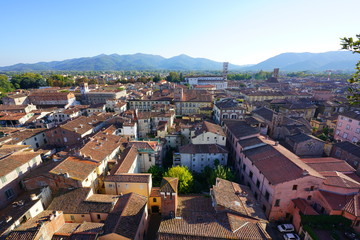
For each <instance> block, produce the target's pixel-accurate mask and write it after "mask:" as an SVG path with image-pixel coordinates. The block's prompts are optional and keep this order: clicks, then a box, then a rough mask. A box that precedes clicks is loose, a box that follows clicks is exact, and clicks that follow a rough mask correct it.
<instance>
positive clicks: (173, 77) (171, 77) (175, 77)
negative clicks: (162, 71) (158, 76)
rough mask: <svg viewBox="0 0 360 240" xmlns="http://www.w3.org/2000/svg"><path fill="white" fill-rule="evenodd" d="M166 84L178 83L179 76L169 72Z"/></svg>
mask: <svg viewBox="0 0 360 240" xmlns="http://www.w3.org/2000/svg"><path fill="white" fill-rule="evenodd" d="M166 81H168V82H180V76H179V74H178V73H177V72H169V75H168V76H167V77H166Z"/></svg>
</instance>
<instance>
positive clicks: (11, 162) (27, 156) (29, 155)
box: [0, 152, 40, 176]
mask: <svg viewBox="0 0 360 240" xmlns="http://www.w3.org/2000/svg"><path fill="white" fill-rule="evenodd" d="M39 155H40V153H38V152H16V153H13V154H11V155H10V156H7V157H5V158H3V159H0V166H1V167H0V176H5V175H7V174H9V173H10V172H12V171H15V169H16V168H18V167H21V166H22V165H24V164H26V163H28V162H30V161H31V160H32V159H34V158H35V157H37V156H39Z"/></svg>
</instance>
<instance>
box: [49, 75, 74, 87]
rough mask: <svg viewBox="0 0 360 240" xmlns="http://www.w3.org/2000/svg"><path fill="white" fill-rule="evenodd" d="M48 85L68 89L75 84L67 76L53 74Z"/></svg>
mask: <svg viewBox="0 0 360 240" xmlns="http://www.w3.org/2000/svg"><path fill="white" fill-rule="evenodd" d="M47 83H48V85H49V86H52V87H68V86H72V85H73V84H74V81H73V80H72V79H71V78H70V77H68V76H66V77H64V76H63V75H60V74H53V75H51V76H49V77H48V78H47Z"/></svg>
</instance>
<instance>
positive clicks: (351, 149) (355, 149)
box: [334, 141, 360, 158]
mask: <svg viewBox="0 0 360 240" xmlns="http://www.w3.org/2000/svg"><path fill="white" fill-rule="evenodd" d="M334 146H336V147H337V148H340V149H342V150H344V151H346V152H348V153H350V154H352V155H354V156H357V157H359V158H360V147H359V146H357V145H355V144H352V143H350V142H348V141H343V142H338V143H335V144H334Z"/></svg>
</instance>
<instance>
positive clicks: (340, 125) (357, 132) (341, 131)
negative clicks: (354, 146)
mask: <svg viewBox="0 0 360 240" xmlns="http://www.w3.org/2000/svg"><path fill="white" fill-rule="evenodd" d="M334 138H335V140H340V141H348V142H352V143H357V142H358V141H360V121H359V120H356V119H351V118H349V117H345V116H343V115H339V116H338V119H337V125H336V129H335V132H334Z"/></svg>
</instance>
